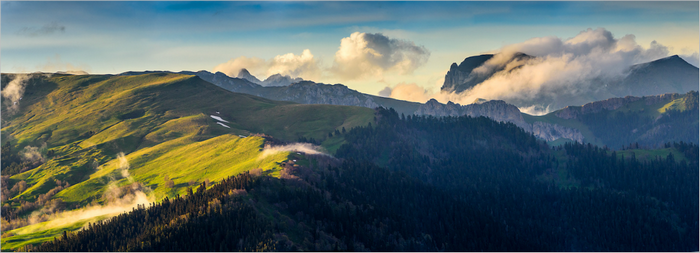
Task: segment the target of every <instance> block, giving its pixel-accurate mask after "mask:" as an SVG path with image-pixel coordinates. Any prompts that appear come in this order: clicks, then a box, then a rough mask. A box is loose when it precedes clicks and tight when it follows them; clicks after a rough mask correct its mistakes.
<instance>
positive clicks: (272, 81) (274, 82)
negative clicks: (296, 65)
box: [236, 69, 304, 87]
mask: <svg viewBox="0 0 700 253" xmlns="http://www.w3.org/2000/svg"><path fill="white" fill-rule="evenodd" d="M236 77H237V78H240V79H245V80H248V81H250V82H252V83H255V84H259V85H261V86H265V87H270V86H287V85H290V84H293V83H298V82H301V81H304V79H302V78H301V77H297V78H292V77H291V76H283V75H280V74H274V75H271V76H269V77H267V79H265V81H260V79H258V78H257V77H255V76H253V75H252V74H250V72H248V70H247V69H241V71H239V72H238V75H237V76H236Z"/></svg>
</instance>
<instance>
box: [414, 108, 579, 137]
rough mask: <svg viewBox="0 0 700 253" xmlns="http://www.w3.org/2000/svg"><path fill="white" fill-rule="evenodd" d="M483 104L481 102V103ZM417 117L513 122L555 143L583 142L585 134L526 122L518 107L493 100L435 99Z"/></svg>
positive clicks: (418, 111) (419, 111)
mask: <svg viewBox="0 0 700 253" xmlns="http://www.w3.org/2000/svg"><path fill="white" fill-rule="evenodd" d="M480 102H481V101H480ZM415 114H416V115H432V116H436V117H445V116H465V115H466V116H470V117H479V116H484V117H488V118H490V119H493V120H495V121H499V122H511V123H513V124H515V125H516V126H518V127H521V128H523V129H524V130H525V131H527V132H530V133H533V134H534V135H535V136H537V137H539V138H542V139H544V140H547V141H554V140H557V139H559V138H568V139H571V140H574V141H578V142H583V141H584V139H583V134H581V131H579V130H578V129H573V128H567V127H563V126H560V125H556V124H550V123H545V122H539V121H537V122H534V123H533V124H530V123H527V122H525V120H524V119H523V115H522V113H521V112H520V110H519V109H518V107H516V106H514V105H511V104H508V103H506V102H505V101H501V100H491V101H486V102H481V103H480V104H469V105H459V104H455V103H452V102H448V103H447V104H441V103H440V102H438V101H437V100H435V99H431V100H429V101H428V102H427V103H425V104H424V105H422V106H421V107H419V108H418V110H417V111H416V113H415Z"/></svg>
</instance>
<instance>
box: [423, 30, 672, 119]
mask: <svg viewBox="0 0 700 253" xmlns="http://www.w3.org/2000/svg"><path fill="white" fill-rule="evenodd" d="M517 53H525V54H527V55H530V56H535V57H532V58H527V57H521V58H518V57H516V56H517V55H516V54H517ZM668 54H669V50H668V48H667V47H666V46H663V45H661V44H659V43H657V42H656V41H653V42H651V44H650V45H649V47H647V48H643V47H642V46H640V45H639V44H637V43H636V41H635V36H634V35H626V36H623V37H622V38H619V39H616V38H615V37H614V36H613V34H612V33H611V32H610V31H607V30H605V29H603V28H598V29H595V30H593V29H587V30H585V31H582V32H580V33H579V34H578V35H576V36H574V37H573V38H569V39H561V38H557V37H542V38H533V39H530V40H528V41H525V42H522V43H517V44H513V45H508V46H505V47H503V48H501V50H500V51H499V52H498V53H497V54H496V55H495V56H494V57H493V58H492V59H490V60H489V61H487V62H486V63H484V65H482V66H480V67H478V68H476V69H475V70H474V71H473V72H472V75H485V74H487V75H491V77H490V78H488V79H487V80H485V81H483V82H482V83H480V84H477V85H476V86H474V87H473V88H471V89H469V90H466V91H464V92H462V93H460V94H439V95H438V94H435V95H433V96H434V97H443V98H445V97H447V98H449V99H450V100H451V101H453V102H458V103H462V104H468V103H471V102H472V101H474V100H475V99H477V98H483V99H502V100H505V101H507V102H509V103H513V104H515V105H516V106H519V107H521V108H523V109H524V110H528V111H533V112H535V111H536V112H537V114H541V113H543V112H547V111H549V110H550V109H557V108H553V107H552V106H551V105H552V103H554V101H555V100H556V99H562V98H575V97H577V96H582V95H584V94H592V93H595V92H598V91H599V89H601V87H602V86H603V85H604V84H605V80H612V79H614V78H621V77H624V76H625V75H626V74H627V73H626V70H628V68H629V67H630V66H631V65H633V64H637V63H642V62H648V61H652V60H656V59H659V58H662V57H666V56H668ZM559 106H560V105H559Z"/></svg>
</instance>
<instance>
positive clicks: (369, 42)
mask: <svg viewBox="0 0 700 253" xmlns="http://www.w3.org/2000/svg"><path fill="white" fill-rule="evenodd" d="M429 57H430V52H429V51H428V49H426V48H425V47H423V46H416V45H415V43H413V42H411V41H408V40H398V39H391V38H389V37H387V36H384V35H383V34H381V33H374V34H373V33H361V32H355V33H353V34H351V35H350V37H346V38H343V39H342V40H341V41H340V48H339V49H338V51H337V52H336V53H335V59H334V62H333V66H332V67H331V69H330V70H331V72H332V73H334V74H335V75H337V76H338V77H339V78H341V79H345V80H352V79H363V78H367V77H375V78H378V77H381V76H382V74H383V73H384V72H396V73H398V74H411V73H413V71H414V70H415V69H417V68H418V67H420V66H422V65H423V64H425V63H426V62H427V61H428V58H429Z"/></svg>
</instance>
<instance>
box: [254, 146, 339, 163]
mask: <svg viewBox="0 0 700 253" xmlns="http://www.w3.org/2000/svg"><path fill="white" fill-rule="evenodd" d="M279 152H301V153H305V154H309V155H324V156H331V155H329V154H327V153H326V151H325V150H324V149H323V148H322V147H320V146H316V145H313V144H311V143H299V142H298V143H292V144H287V145H282V146H272V145H265V148H264V149H263V152H262V154H260V157H259V158H258V159H263V158H265V157H268V156H270V155H273V154H277V153H279Z"/></svg>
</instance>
